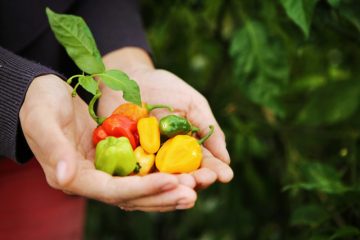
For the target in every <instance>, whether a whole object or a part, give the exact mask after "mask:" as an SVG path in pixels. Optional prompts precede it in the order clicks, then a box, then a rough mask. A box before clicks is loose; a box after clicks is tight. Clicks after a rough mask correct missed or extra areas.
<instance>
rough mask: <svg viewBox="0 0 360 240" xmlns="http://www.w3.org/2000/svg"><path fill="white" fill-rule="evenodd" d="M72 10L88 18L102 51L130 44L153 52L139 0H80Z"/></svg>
mask: <svg viewBox="0 0 360 240" xmlns="http://www.w3.org/2000/svg"><path fill="white" fill-rule="evenodd" d="M71 13H73V14H76V15H80V16H82V17H83V18H84V19H85V21H86V22H87V24H88V25H89V27H90V29H91V31H92V33H93V35H94V37H95V40H96V43H97V45H98V48H99V50H100V52H101V54H103V55H104V54H106V53H109V52H111V51H113V50H116V49H119V48H122V47H127V46H133V47H139V48H142V49H144V50H146V51H147V52H149V53H150V47H149V45H148V42H147V40H146V35H145V31H144V28H143V25H142V20H141V15H140V10H139V5H138V2H137V1H136V0H108V1H106V3H105V2H104V1H98V0H84V1H78V2H77V5H76V6H75V7H74V8H73V11H72V12H71Z"/></svg>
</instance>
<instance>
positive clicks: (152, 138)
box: [137, 117, 160, 153]
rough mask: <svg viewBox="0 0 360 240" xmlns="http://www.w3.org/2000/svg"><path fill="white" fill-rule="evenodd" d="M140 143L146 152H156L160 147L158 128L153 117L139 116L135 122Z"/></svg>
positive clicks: (156, 121)
mask: <svg viewBox="0 0 360 240" xmlns="http://www.w3.org/2000/svg"><path fill="white" fill-rule="evenodd" d="M137 129H138V133H139V139H140V145H141V147H142V148H143V149H144V150H145V151H146V152H148V153H156V152H157V151H158V150H159V148H160V129H159V123H158V120H157V119H156V118H155V117H146V118H141V119H140V120H139V121H138V123H137Z"/></svg>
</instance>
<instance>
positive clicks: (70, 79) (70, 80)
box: [66, 74, 83, 84]
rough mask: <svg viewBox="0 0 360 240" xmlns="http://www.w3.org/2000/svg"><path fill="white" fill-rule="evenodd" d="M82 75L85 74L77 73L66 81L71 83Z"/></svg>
mask: <svg viewBox="0 0 360 240" xmlns="http://www.w3.org/2000/svg"><path fill="white" fill-rule="evenodd" d="M81 76H83V75H80V74H77V75H74V76H71V77H70V78H69V79H68V80H66V82H67V83H68V84H71V82H72V80H73V79H74V78H79V77H81Z"/></svg>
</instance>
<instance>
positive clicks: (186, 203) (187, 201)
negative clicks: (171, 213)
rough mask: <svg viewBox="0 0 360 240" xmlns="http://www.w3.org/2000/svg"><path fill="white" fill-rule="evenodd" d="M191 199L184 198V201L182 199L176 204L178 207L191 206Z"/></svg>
mask: <svg viewBox="0 0 360 240" xmlns="http://www.w3.org/2000/svg"><path fill="white" fill-rule="evenodd" d="M189 203H190V202H189V199H187V198H182V199H180V200H179V201H177V202H176V204H177V205H178V206H185V205H189Z"/></svg>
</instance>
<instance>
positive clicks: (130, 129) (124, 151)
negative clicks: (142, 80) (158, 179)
mask: <svg viewBox="0 0 360 240" xmlns="http://www.w3.org/2000/svg"><path fill="white" fill-rule="evenodd" d="M156 108H167V109H169V110H170V111H172V108H171V107H169V106H166V105H150V104H146V103H143V104H142V106H138V105H136V104H133V103H125V104H122V105H120V106H119V107H118V108H116V109H115V111H114V112H113V113H112V114H111V115H110V116H109V117H107V118H106V119H103V120H102V121H101V123H100V124H99V125H98V127H97V128H96V129H95V130H94V132H93V143H94V145H95V146H96V154H95V167H96V169H99V170H102V171H104V172H107V173H109V174H111V175H115V176H127V175H132V174H136V175H141V176H143V175H146V174H149V173H151V172H155V171H159V172H165V173H189V172H192V171H194V170H196V169H198V168H199V167H200V165H201V160H202V151H201V144H202V143H203V142H204V141H206V140H207V139H208V138H209V137H210V136H211V134H212V133H213V131H214V127H213V126H210V131H209V133H208V134H207V135H206V136H204V137H203V138H202V139H200V140H198V139H196V138H195V137H193V135H194V133H196V132H198V131H199V129H198V128H197V127H195V126H193V125H192V124H191V123H190V122H189V121H188V120H187V119H186V118H183V117H180V116H177V115H168V116H165V117H163V118H162V119H160V121H158V120H157V118H155V117H153V116H149V113H150V111H152V110H153V109H156Z"/></svg>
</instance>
